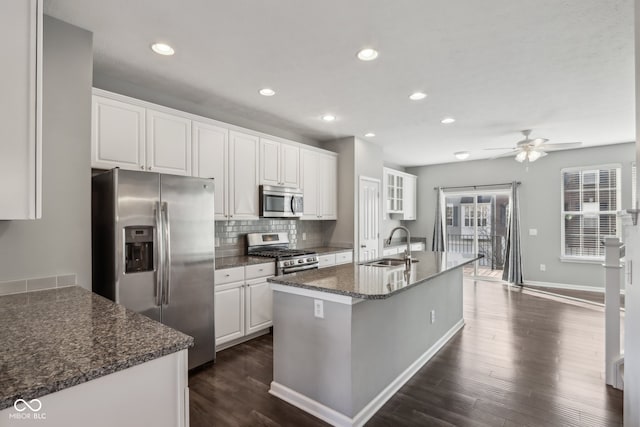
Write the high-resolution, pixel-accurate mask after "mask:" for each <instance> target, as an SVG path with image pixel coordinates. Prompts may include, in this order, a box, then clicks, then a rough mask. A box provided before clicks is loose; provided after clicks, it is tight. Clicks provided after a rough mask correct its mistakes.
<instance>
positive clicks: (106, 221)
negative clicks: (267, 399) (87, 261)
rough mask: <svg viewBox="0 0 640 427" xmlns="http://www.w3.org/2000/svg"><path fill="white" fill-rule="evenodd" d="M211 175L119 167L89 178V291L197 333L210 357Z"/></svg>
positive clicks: (202, 353)
mask: <svg viewBox="0 0 640 427" xmlns="http://www.w3.org/2000/svg"><path fill="white" fill-rule="evenodd" d="M213 189H214V186H213V180H210V179H202V178H192V177H183V176H174V175H164V174H158V173H151V172H138V171H129V170H121V169H113V170H111V171H108V172H105V173H101V174H98V175H95V176H94V177H93V179H92V209H91V210H92V246H93V252H92V258H93V263H92V265H93V290H94V292H96V293H98V294H100V295H103V296H105V297H107V298H110V299H111V300H113V301H115V302H117V303H119V304H122V305H124V306H125V307H127V308H129V309H131V310H134V311H137V312H139V313H142V314H144V315H146V316H149V317H150V318H152V319H154V320H157V321H159V322H162V323H164V324H165V325H167V326H170V327H172V328H174V329H177V330H179V331H181V332H184V333H185V334H188V335H191V336H192V337H193V338H194V339H195V346H194V347H193V348H191V349H189V369H191V368H193V367H196V366H199V365H202V364H203V363H206V362H209V361H212V360H214V358H215V333H214V312H213V311H214V288H213V280H214V205H213V200H214V199H213Z"/></svg>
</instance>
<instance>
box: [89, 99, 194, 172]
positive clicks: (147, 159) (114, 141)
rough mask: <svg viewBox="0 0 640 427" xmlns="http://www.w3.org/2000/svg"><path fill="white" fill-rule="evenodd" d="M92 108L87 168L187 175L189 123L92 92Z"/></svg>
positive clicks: (133, 101) (189, 160) (189, 143)
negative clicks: (89, 156) (89, 166)
mask: <svg viewBox="0 0 640 427" xmlns="http://www.w3.org/2000/svg"><path fill="white" fill-rule="evenodd" d="M102 94H105V96H103V95H102ZM92 108H93V113H92V123H91V167H93V168H98V169H112V168H115V167H119V168H122V169H138V170H147V171H152V172H160V173H168V174H173V175H191V161H192V159H191V145H192V141H191V120H190V119H188V118H185V117H182V116H180V115H177V114H169V113H165V112H161V111H156V110H153V109H150V108H145V107H144V106H142V105H139V104H138V103H136V102H135V100H129V99H128V98H126V97H123V96H118V95H112V94H109V92H104V91H100V90H96V89H94V94H93V102H92Z"/></svg>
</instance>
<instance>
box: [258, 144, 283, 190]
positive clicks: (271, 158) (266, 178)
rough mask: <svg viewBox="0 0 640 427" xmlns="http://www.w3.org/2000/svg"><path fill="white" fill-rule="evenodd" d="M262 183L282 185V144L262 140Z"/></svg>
mask: <svg viewBox="0 0 640 427" xmlns="http://www.w3.org/2000/svg"><path fill="white" fill-rule="evenodd" d="M260 183H261V184H264V185H282V182H281V181H280V143H279V142H276V141H271V140H269V139H266V138H260Z"/></svg>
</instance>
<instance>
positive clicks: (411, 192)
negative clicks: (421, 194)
mask: <svg viewBox="0 0 640 427" xmlns="http://www.w3.org/2000/svg"><path fill="white" fill-rule="evenodd" d="M416 181H417V177H415V176H413V175H406V176H405V177H404V191H403V192H402V194H403V196H404V199H403V201H404V206H403V207H404V217H403V219H405V220H414V219H416V195H417V192H416V184H417V182H416Z"/></svg>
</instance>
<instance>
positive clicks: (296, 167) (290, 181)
mask: <svg viewBox="0 0 640 427" xmlns="http://www.w3.org/2000/svg"><path fill="white" fill-rule="evenodd" d="M280 180H281V181H282V185H284V186H285V187H294V188H298V187H300V148H298V147H296V146H295V145H289V144H284V143H283V144H281V145H280Z"/></svg>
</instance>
